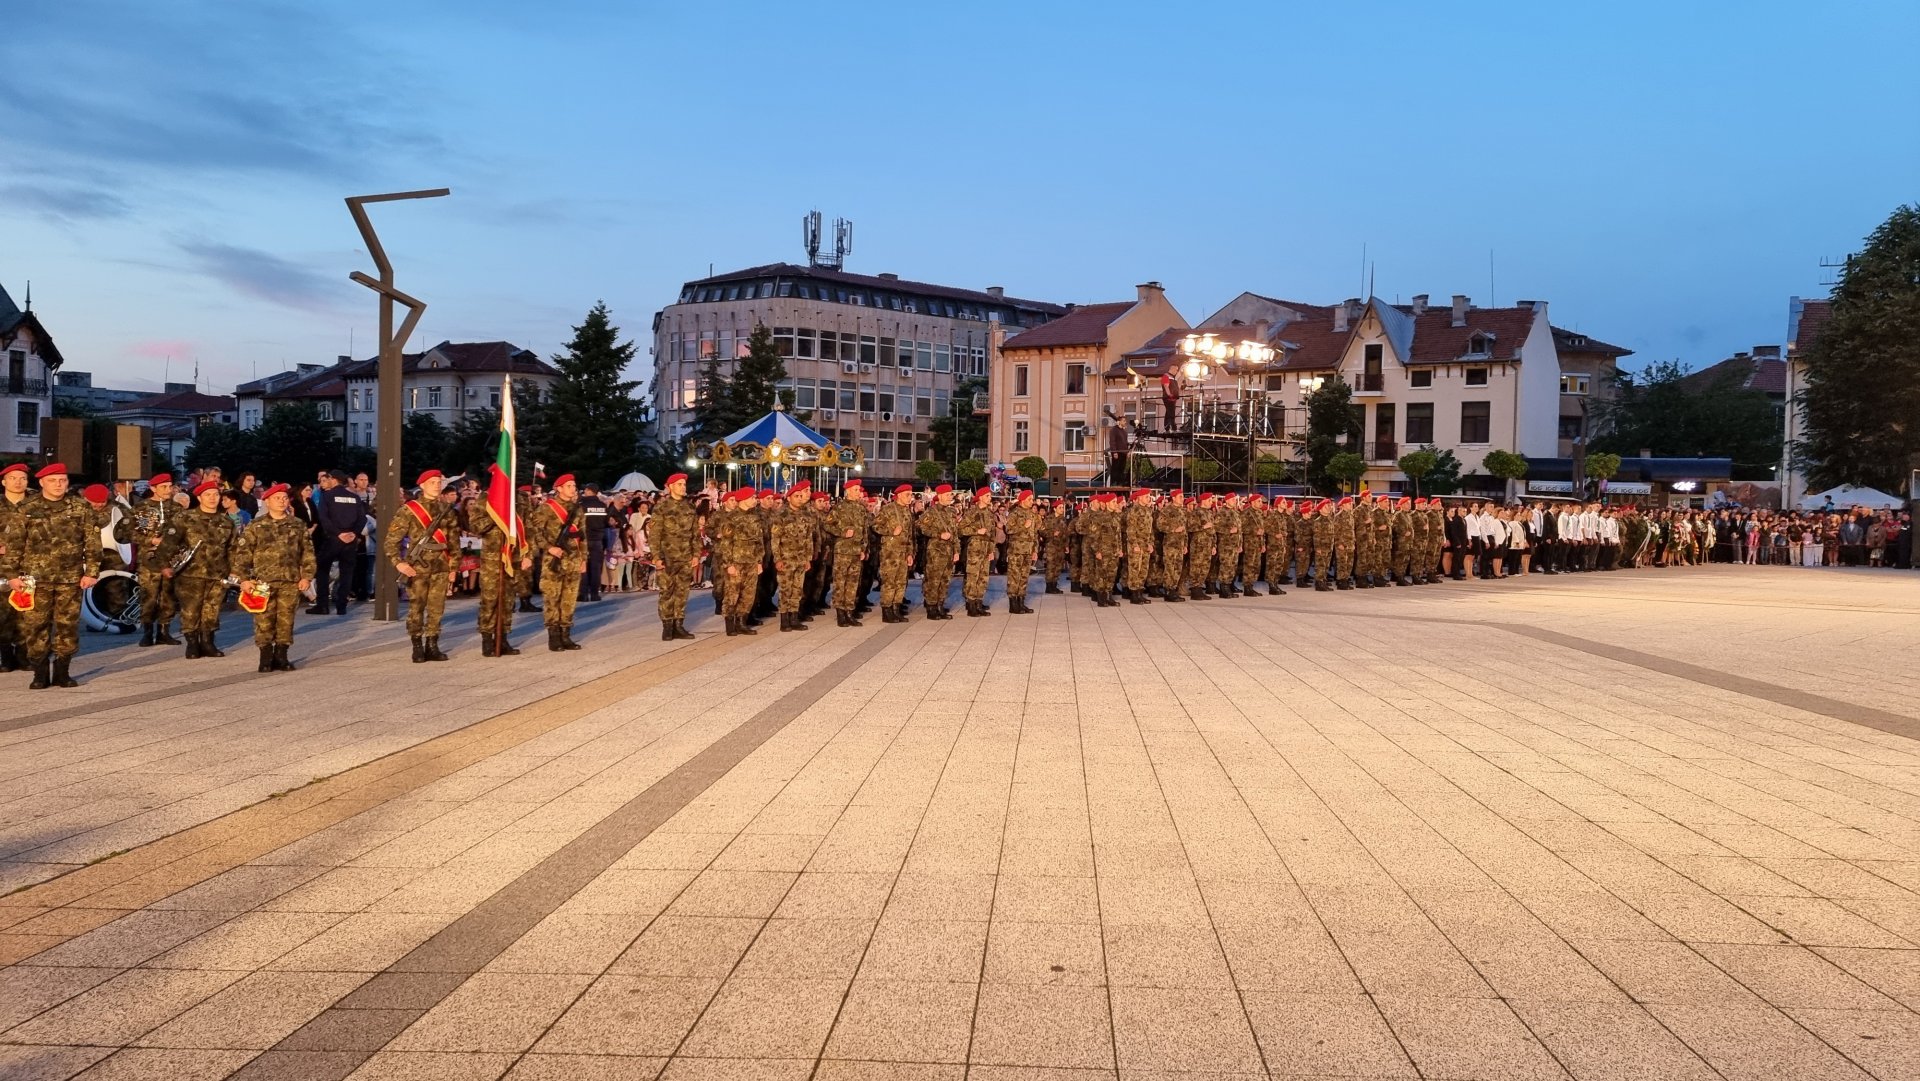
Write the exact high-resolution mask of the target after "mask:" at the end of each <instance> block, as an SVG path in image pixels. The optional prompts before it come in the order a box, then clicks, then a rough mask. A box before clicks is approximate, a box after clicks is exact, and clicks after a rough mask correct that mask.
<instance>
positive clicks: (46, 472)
mask: <svg viewBox="0 0 1920 1081" xmlns="http://www.w3.org/2000/svg"><path fill="white" fill-rule="evenodd" d="M66 475H67V467H66V466H64V465H61V464H60V463H59V462H54V463H52V464H50V465H43V466H41V467H40V472H38V473H35V474H34V475H33V479H35V480H39V479H40V478H42V477H64V476H66Z"/></svg>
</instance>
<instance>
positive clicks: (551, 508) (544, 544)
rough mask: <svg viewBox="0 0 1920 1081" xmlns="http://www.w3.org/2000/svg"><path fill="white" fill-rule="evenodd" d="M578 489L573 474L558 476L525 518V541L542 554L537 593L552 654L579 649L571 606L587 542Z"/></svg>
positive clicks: (584, 564) (584, 568) (577, 591)
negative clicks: (544, 496)
mask: <svg viewBox="0 0 1920 1081" xmlns="http://www.w3.org/2000/svg"><path fill="white" fill-rule="evenodd" d="M579 491H580V488H579V486H578V485H577V484H576V483H575V482H574V479H573V474H571V473H566V474H563V475H561V476H560V478H559V479H557V480H555V481H554V482H553V487H552V488H551V489H550V490H549V491H548V493H547V499H546V502H544V503H541V504H540V505H539V506H537V507H535V508H533V516H532V517H531V518H529V519H528V520H527V543H528V545H529V546H531V547H532V548H533V550H534V551H536V552H538V553H540V554H541V555H540V596H541V598H542V599H543V600H545V601H546V602H547V603H546V607H545V609H544V610H543V615H544V618H545V622H546V625H547V649H548V650H550V651H552V652H554V653H559V652H562V651H564V650H574V649H579V648H580V643H578V642H576V641H574V640H573V605H574V600H575V598H577V597H578V596H579V595H580V576H581V575H583V574H585V573H586V572H587V545H586V538H585V537H583V536H582V535H581V529H582V527H583V526H584V525H585V523H584V521H582V516H581V514H580V505H579V503H577V502H575V500H576V499H577V498H578V493H579Z"/></svg>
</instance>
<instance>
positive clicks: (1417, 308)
mask: <svg viewBox="0 0 1920 1081" xmlns="http://www.w3.org/2000/svg"><path fill="white" fill-rule="evenodd" d="M1426 313H1427V294H1425V293H1416V294H1414V297H1413V314H1415V315H1425V314H1426Z"/></svg>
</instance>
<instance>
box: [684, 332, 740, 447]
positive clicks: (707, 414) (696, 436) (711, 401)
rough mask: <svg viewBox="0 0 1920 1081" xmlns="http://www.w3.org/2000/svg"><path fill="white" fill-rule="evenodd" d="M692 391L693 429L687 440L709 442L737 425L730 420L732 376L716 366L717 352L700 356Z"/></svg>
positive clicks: (717, 360) (721, 436)
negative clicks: (698, 369) (704, 356)
mask: <svg viewBox="0 0 1920 1081" xmlns="http://www.w3.org/2000/svg"><path fill="white" fill-rule="evenodd" d="M693 393H694V397H693V430H692V431H691V432H690V433H689V434H688V439H689V440H690V441H692V442H695V443H711V442H713V441H714V440H716V439H722V438H725V437H726V436H727V435H728V434H729V433H730V432H733V431H735V430H736V429H738V428H739V427H740V425H738V424H736V423H734V410H733V380H731V379H729V378H727V373H726V371H725V370H724V369H723V368H721V367H720V356H719V354H718V353H715V354H713V355H711V356H708V357H706V358H705V359H703V360H701V362H700V374H699V375H698V376H697V377H696V378H695V384H694V392H693Z"/></svg>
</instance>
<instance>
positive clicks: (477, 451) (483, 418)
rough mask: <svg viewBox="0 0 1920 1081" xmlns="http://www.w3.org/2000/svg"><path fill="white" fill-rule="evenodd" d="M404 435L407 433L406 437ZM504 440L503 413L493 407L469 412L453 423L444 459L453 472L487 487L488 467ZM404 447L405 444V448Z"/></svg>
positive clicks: (484, 407) (483, 407) (446, 466)
mask: <svg viewBox="0 0 1920 1081" xmlns="http://www.w3.org/2000/svg"><path fill="white" fill-rule="evenodd" d="M403 434H404V433H403ZM499 437H500V411H499V410H498V409H495V408H493V407H492V406H482V407H481V408H478V409H469V410H467V411H466V412H464V413H462V414H460V418H459V419H458V420H456V421H454V422H453V431H452V432H451V433H449V434H448V436H447V445H446V450H445V452H444V453H443V455H442V457H443V458H444V460H445V461H446V463H447V464H446V465H445V466H444V467H442V468H445V469H447V470H449V471H451V472H460V473H468V474H472V475H474V476H478V477H479V478H481V483H482V484H483V485H484V484H485V483H486V472H487V466H489V465H492V464H493V452H494V450H495V448H496V444H497V442H498V440H499ZM403 445H404V444H403Z"/></svg>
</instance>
